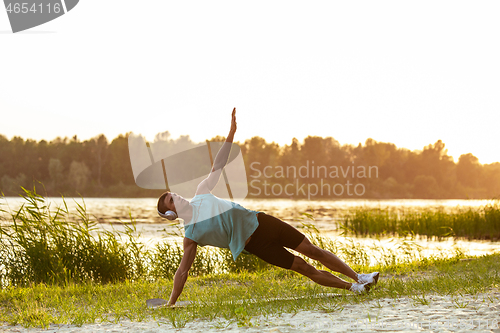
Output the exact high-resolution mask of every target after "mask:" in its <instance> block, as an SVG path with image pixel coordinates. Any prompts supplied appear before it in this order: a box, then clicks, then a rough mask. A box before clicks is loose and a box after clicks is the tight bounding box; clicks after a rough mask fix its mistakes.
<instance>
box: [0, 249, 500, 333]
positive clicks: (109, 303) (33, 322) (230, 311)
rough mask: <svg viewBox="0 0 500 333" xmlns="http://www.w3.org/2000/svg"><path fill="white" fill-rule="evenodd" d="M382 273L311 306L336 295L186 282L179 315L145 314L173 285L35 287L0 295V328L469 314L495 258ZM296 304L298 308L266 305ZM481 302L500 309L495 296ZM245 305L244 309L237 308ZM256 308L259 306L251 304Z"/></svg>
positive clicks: (281, 274) (298, 283) (264, 279)
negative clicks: (421, 309)
mask: <svg viewBox="0 0 500 333" xmlns="http://www.w3.org/2000/svg"><path fill="white" fill-rule="evenodd" d="M376 269H379V270H381V271H382V278H381V280H380V281H379V284H378V287H377V288H376V289H374V290H372V291H371V292H370V294H368V295H362V296H354V297H349V296H347V295H349V294H350V293H349V292H345V291H339V293H340V294H342V295H345V296H341V297H337V298H314V296H315V295H318V294H321V293H331V292H337V291H338V290H332V289H329V288H325V287H321V286H317V285H315V284H314V283H311V282H310V281H308V280H307V279H305V278H303V277H301V276H299V275H298V274H295V273H293V272H291V271H285V270H279V269H271V270H266V271H263V272H258V273H248V272H241V273H228V274H218V275H207V276H203V277H193V278H190V279H188V283H187V285H186V288H185V290H184V292H183V294H182V296H181V299H180V300H190V301H196V303H194V304H192V305H190V306H187V307H185V308H159V309H149V308H147V307H146V304H145V300H146V299H148V298H154V297H163V298H168V296H169V293H170V290H171V287H172V281H171V280H163V279H160V280H156V281H149V282H148V281H135V282H131V281H124V282H118V283H113V284H94V283H83V284H73V283H69V284H66V285H46V284H36V285H31V286H27V287H11V288H4V289H3V290H2V291H1V292H0V322H3V323H5V324H8V325H15V324H21V325H22V326H25V327H32V326H42V327H46V326H48V325H49V324H73V325H82V324H85V323H100V322H114V323H117V322H119V321H120V320H125V319H129V320H131V321H150V320H155V321H158V322H159V323H169V324H171V325H173V326H174V327H183V326H184V325H185V324H186V323H187V322H189V321H193V320H198V319H206V320H216V321H217V320H218V319H219V320H220V322H221V327H223V325H227V323H232V322H236V323H237V324H238V325H240V326H249V325H251V318H252V317H253V316H259V315H264V316H266V315H275V314H280V313H295V312H298V311H301V310H320V311H326V312H336V311H341V310H342V308H343V306H345V305H346V304H348V303H358V302H365V301H367V300H373V299H375V300H376V299H380V298H384V297H390V298H397V297H400V296H409V297H410V298H411V299H412V300H413V301H414V302H415V303H416V304H422V305H427V304H429V302H431V298H430V295H436V294H437V295H451V296H452V297H454V302H455V305H456V307H457V308H467V306H468V304H467V303H466V302H464V301H462V300H461V297H460V296H461V295H464V294H476V293H488V292H490V291H494V290H496V291H497V292H498V290H499V288H500V275H499V272H500V255H498V254H497V255H490V256H484V257H481V258H477V259H475V260H470V261H460V259H458V258H450V259H429V260H424V261H418V262H412V263H408V264H404V265H395V266H391V267H377V268H376ZM287 297H301V298H299V299H296V300H274V301H266V300H268V299H270V298H287ZM490 298H491V299H485V301H486V302H493V303H496V304H498V302H499V299H498V298H497V297H496V296H493V294H492V296H491V297H490ZM241 300H243V302H244V303H243V304H241V303H238V302H239V301H241ZM251 300H257V301H251Z"/></svg>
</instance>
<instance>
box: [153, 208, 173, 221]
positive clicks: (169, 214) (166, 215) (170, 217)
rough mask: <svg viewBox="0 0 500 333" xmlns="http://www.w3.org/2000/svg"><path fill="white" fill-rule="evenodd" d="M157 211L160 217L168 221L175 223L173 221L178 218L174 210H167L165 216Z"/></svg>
mask: <svg viewBox="0 0 500 333" xmlns="http://www.w3.org/2000/svg"><path fill="white" fill-rule="evenodd" d="M157 211H158V215H160V216H161V217H164V218H166V219H168V220H170V221H173V220H175V219H176V218H177V214H176V213H175V212H174V211H173V210H167V211H166V212H165V214H163V213H162V212H160V211H159V210H158V209H157Z"/></svg>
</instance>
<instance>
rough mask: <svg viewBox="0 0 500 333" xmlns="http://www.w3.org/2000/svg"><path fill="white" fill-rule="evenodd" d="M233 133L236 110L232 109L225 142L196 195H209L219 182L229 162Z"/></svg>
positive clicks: (234, 131)
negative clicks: (229, 127) (229, 126)
mask: <svg viewBox="0 0 500 333" xmlns="http://www.w3.org/2000/svg"><path fill="white" fill-rule="evenodd" d="M234 133H236V108H234V109H233V113H232V115H231V129H230V130H229V134H228V135H227V138H226V142H224V144H223V145H222V147H221V149H220V150H219V152H218V153H217V156H216V157H215V160H214V165H213V167H212V170H211V171H210V174H209V175H208V177H207V178H205V179H204V180H203V181H202V182H201V183H200V185H198V188H197V190H196V194H204V193H210V192H211V191H212V190H213V189H214V188H215V185H217V183H218V182H219V179H220V175H221V174H222V170H223V169H224V167H225V166H226V164H227V161H228V160H229V153H230V152H231V146H232V144H233V139H234Z"/></svg>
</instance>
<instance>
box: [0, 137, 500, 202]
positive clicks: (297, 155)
mask: <svg viewBox="0 0 500 333" xmlns="http://www.w3.org/2000/svg"><path fill="white" fill-rule="evenodd" d="M155 140H163V141H166V142H168V144H169V145H172V146H178V147H182V148H183V149H186V148H189V147H195V146H196V145H197V143H195V142H193V141H191V139H190V137H189V136H181V137H179V138H178V139H171V138H170V134H169V133H168V132H164V133H160V134H158V135H157V136H156V138H155ZM221 140H224V138H223V137H215V138H212V139H211V141H221ZM236 143H237V144H238V145H239V146H240V148H241V151H242V155H243V159H244V162H245V167H246V171H247V179H248V184H249V194H248V196H249V197H256V198H257V197H260V198H266V197H269V198H275V197H283V198H296V199H303V198H310V199H316V198H357V197H362V198H373V199H387V198H421V199H454V198H456V199H463V198H485V199H491V198H495V197H499V195H500V163H498V162H496V163H492V164H480V163H479V161H478V159H477V158H476V157H475V156H474V155H473V154H472V153H469V154H464V155H461V156H460V158H459V159H458V161H457V162H455V161H454V160H453V158H452V157H451V156H449V155H447V150H446V149H445V144H444V143H443V142H442V141H441V140H438V141H437V142H436V143H434V144H429V145H428V146H426V147H424V148H423V149H422V150H418V151H410V150H408V149H405V148H398V147H396V145H395V144H393V143H385V142H377V141H375V140H373V139H368V140H366V142H365V143H364V144H363V145H362V144H359V145H357V146H356V145H340V144H339V142H338V141H337V140H335V139H334V138H332V137H326V138H325V137H318V136H308V137H307V138H305V139H304V140H303V141H302V142H299V140H297V139H295V138H294V139H293V140H292V142H291V143H290V144H287V145H282V146H280V145H278V144H276V143H274V142H267V141H266V140H265V139H264V138H261V137H253V138H251V139H248V140H245V141H244V142H236ZM34 182H35V184H37V183H42V184H43V186H44V191H45V192H46V193H45V194H46V195H49V196H59V195H64V196H78V195H82V196H87V197H92V196H93V197H156V196H158V195H159V194H161V192H162V191H161V190H147V189H141V188H139V187H138V186H137V185H135V182H134V177H133V173H132V168H131V164H130V157H129V152H128V139H127V134H125V135H119V136H118V137H116V138H114V139H113V140H112V141H111V142H109V141H108V139H107V138H106V137H105V136H104V135H99V136H96V137H94V138H92V139H89V140H84V141H81V140H79V139H78V137H77V136H74V137H73V138H71V139H69V138H56V139H54V140H52V141H50V142H48V141H46V140H41V141H35V140H31V139H27V140H25V139H23V138H21V137H13V138H12V139H11V140H8V139H7V138H6V137H5V136H3V135H0V190H1V191H2V192H3V194H4V195H6V196H13V195H17V194H18V193H20V186H23V187H25V188H31V187H32V186H33V184H34ZM287 185H288V186H287ZM38 188H39V186H38ZM320 190H324V191H323V192H322V191H320ZM327 190H328V191H327ZM313 191H314V192H313ZM312 194H314V195H312Z"/></svg>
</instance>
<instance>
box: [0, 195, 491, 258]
mask: <svg viewBox="0 0 500 333" xmlns="http://www.w3.org/2000/svg"><path fill="white" fill-rule="evenodd" d="M65 200H66V204H67V205H68V208H69V210H70V211H73V212H76V207H77V203H79V204H82V205H85V207H86V211H87V214H89V215H90V216H92V217H93V219H94V220H95V221H97V222H99V226H100V227H101V228H102V229H105V230H113V229H114V230H117V231H123V230H124V227H123V225H122V223H123V222H130V221H131V219H130V215H131V216H132V218H133V219H134V220H135V222H136V228H137V234H138V237H139V239H140V241H141V242H143V243H144V244H146V246H147V247H153V246H154V245H155V244H156V243H158V242H161V241H165V240H167V241H174V242H177V241H179V240H181V239H182V238H181V237H174V236H172V235H171V234H172V233H177V234H182V228H181V227H182V226H181V225H179V224H177V225H175V224H171V223H169V222H170V221H166V220H165V219H162V218H161V217H159V216H158V215H157V213H156V202H157V199H156V198H86V199H84V200H82V199H81V198H66V199H65ZM48 201H49V203H50V207H51V209H56V208H57V207H60V206H62V204H63V201H62V199H61V198H49V199H48ZM24 202H25V201H24V200H23V199H22V198H16V197H6V198H3V199H0V204H1V206H0V208H2V209H4V210H7V211H9V210H10V211H12V210H16V209H18V208H19V207H20V206H21V204H23V203H24ZM239 203H240V204H242V205H243V206H244V207H247V208H249V209H253V210H258V211H264V212H266V213H268V214H271V215H274V216H276V217H278V218H280V219H282V220H284V221H286V222H288V223H290V224H291V225H293V226H296V227H300V226H301V223H302V222H308V223H313V224H314V225H315V227H316V228H317V229H318V230H319V231H320V233H321V235H322V236H326V237H330V238H332V239H335V240H337V241H339V242H346V243H348V244H352V243H350V241H351V238H350V237H349V238H344V237H342V235H341V234H340V231H339V230H338V224H337V223H338V221H339V220H340V219H341V218H342V216H344V215H345V214H347V213H349V211H350V210H353V209H355V208H359V207H362V208H380V209H394V210H398V211H405V210H406V211H408V210H424V209H442V210H444V211H447V212H453V211H456V210H459V209H468V208H478V207H480V206H484V205H486V204H488V203H491V201H490V200H413V199H402V200H360V199H351V200H349V199H344V200H291V199H246V200H244V201H242V202H239ZM302 212H307V213H310V214H312V215H313V216H314V221H311V220H309V219H308V218H306V217H305V216H304V215H303V214H301V213H302ZM5 218H6V217H5V214H4V218H3V219H4V220H5ZM352 240H353V241H354V242H355V244H359V245H360V246H369V247H391V246H394V244H395V243H397V240H396V241H395V239H393V238H380V239H374V238H359V237H358V238H352ZM413 242H414V243H415V244H418V245H420V246H421V247H422V254H424V255H426V256H428V255H432V254H439V253H443V251H448V252H450V253H451V252H452V251H453V249H455V248H457V247H458V248H461V249H463V250H465V252H466V253H468V254H472V255H481V254H486V253H492V252H495V251H497V252H498V251H500V242H491V241H461V240H452V239H448V240H445V241H437V240H426V239H419V238H417V239H414V240H413Z"/></svg>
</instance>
